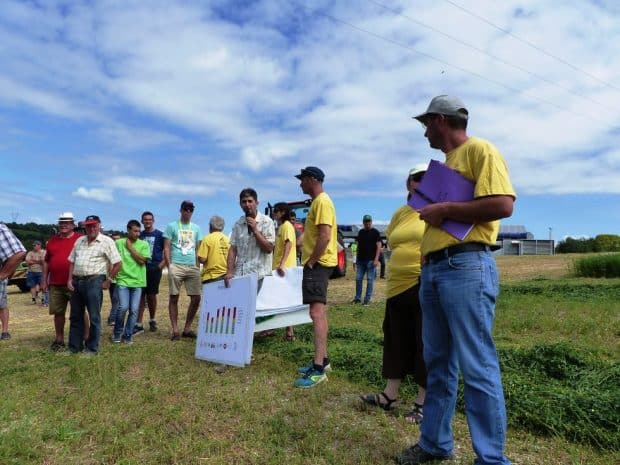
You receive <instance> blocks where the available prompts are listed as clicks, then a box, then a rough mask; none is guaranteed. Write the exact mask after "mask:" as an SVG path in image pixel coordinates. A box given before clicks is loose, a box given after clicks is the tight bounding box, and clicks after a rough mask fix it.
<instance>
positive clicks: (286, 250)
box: [277, 239, 293, 276]
mask: <svg viewBox="0 0 620 465" xmlns="http://www.w3.org/2000/svg"><path fill="white" fill-rule="evenodd" d="M292 248H293V243H292V242H291V241H290V240H289V239H287V240H286V241H284V250H283V251H282V259H281V260H280V263H278V268H277V272H278V274H279V275H280V276H284V275H285V274H286V272H285V271H284V264H285V263H286V259H287V258H288V256H289V254H290V253H291V249H292Z"/></svg>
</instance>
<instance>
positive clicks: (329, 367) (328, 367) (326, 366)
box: [297, 362, 332, 375]
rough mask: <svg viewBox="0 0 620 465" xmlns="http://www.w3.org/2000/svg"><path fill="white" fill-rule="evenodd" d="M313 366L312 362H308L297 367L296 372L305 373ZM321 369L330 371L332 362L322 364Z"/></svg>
mask: <svg viewBox="0 0 620 465" xmlns="http://www.w3.org/2000/svg"><path fill="white" fill-rule="evenodd" d="M313 368H314V362H310V363H309V364H308V365H304V366H302V367H299V368H297V373H299V374H300V375H306V374H307V373H308V372H309V371H310V370H312V369H313ZM323 371H332V364H331V363H328V364H327V365H323Z"/></svg>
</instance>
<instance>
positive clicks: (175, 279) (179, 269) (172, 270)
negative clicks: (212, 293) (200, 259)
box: [168, 263, 202, 295]
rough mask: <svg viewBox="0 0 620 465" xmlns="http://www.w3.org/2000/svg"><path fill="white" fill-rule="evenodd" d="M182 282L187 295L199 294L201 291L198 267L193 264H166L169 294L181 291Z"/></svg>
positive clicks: (177, 293)
mask: <svg viewBox="0 0 620 465" xmlns="http://www.w3.org/2000/svg"><path fill="white" fill-rule="evenodd" d="M182 284H185V291H186V292H187V295H200V294H201V291H202V283H201V282H200V268H199V267H197V266H195V265H194V266H191V265H178V264H175V263H171V264H170V265H169V266H168V288H169V294H170V295H179V294H180V293H181V285H182Z"/></svg>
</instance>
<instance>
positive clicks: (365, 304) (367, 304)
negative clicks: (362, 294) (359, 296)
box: [362, 300, 370, 307]
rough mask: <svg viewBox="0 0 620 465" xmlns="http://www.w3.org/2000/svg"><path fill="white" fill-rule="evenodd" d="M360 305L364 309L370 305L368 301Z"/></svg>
mask: <svg viewBox="0 0 620 465" xmlns="http://www.w3.org/2000/svg"><path fill="white" fill-rule="evenodd" d="M362 305H363V306H364V307H368V306H369V305H370V300H364V303H363V304H362Z"/></svg>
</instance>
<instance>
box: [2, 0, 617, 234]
mask: <svg viewBox="0 0 620 465" xmlns="http://www.w3.org/2000/svg"><path fill="white" fill-rule="evenodd" d="M618 43H620V5H619V4H618V3H617V2H615V1H607V2H605V1H600V0H599V1H591V2H588V1H580V2H563V1H544V0H535V1H534V0H533V1H529V0H523V1H513V0H506V1H502V2H497V1H491V0H489V1H486V0H485V1H482V0H481V1H469V2H464V1H463V0H429V1H426V0H420V1H415V2H412V1H392V0H381V1H380V0H358V1H335V2H334V1H322V0H316V1H296V0H291V1H289V0H286V1H285V0H281V1H280V0H270V1H267V0H265V1H235V2H233V1H230V0H229V1H210V2H208V1H204V2H187V1H175V0H165V1H132V0H124V1H118V0H115V1H93V0H89V1H82V2H79V1H73V2H54V1H45V2H43V1H40V2H37V1H24V2H16V1H10V0H3V1H2V2H0V63H1V68H0V69H1V72H0V131H1V134H2V137H1V138H0V159H1V165H0V166H1V167H0V181H1V183H2V195H1V196H0V220H3V221H7V222H8V221H12V220H14V219H15V220H16V221H18V222H27V221H34V222H43V223H54V222H55V221H56V218H57V217H58V214H59V213H60V212H61V211H66V210H70V211H73V212H74V214H75V215H76V216H77V217H79V218H83V217H85V216H86V215H88V214H91V213H93V214H98V215H99V216H101V218H102V221H103V224H104V227H106V228H114V229H124V227H125V225H126V223H127V221H128V220H129V219H132V218H138V217H139V215H140V213H141V212H142V211H143V210H151V211H153V212H154V213H155V216H156V225H157V226H158V227H160V229H163V228H164V226H165V224H166V223H167V222H169V221H173V220H175V219H177V217H178V209H179V204H180V202H181V200H183V199H192V200H193V201H194V202H195V204H196V206H197V208H196V212H195V214H194V220H195V222H196V223H198V224H199V225H200V226H201V227H202V228H203V230H206V229H207V226H208V221H209V218H210V216H211V215H213V214H219V215H221V216H223V217H224V218H225V219H226V222H227V227H226V230H227V231H229V230H230V227H231V226H232V223H233V222H234V221H235V220H236V218H238V216H239V215H240V214H241V210H240V208H239V205H238V192H239V191H240V190H241V188H243V187H246V186H251V187H254V188H255V189H256V190H257V191H258V194H259V201H260V202H261V203H262V204H263V206H264V205H266V203H267V202H268V201H270V202H272V203H274V202H276V201H281V200H294V199H298V198H302V194H301V191H300V189H299V186H298V182H297V180H296V179H294V178H293V175H294V174H296V173H298V172H299V170H300V168H302V167H304V166H307V165H316V166H319V167H321V168H322V169H323V170H324V171H325V173H326V180H325V184H324V186H325V189H326V190H327V191H328V192H329V193H330V195H331V196H332V198H333V199H334V201H335V204H336V209H337V216H338V221H339V222H340V223H359V222H360V221H361V217H362V215H363V214H366V213H369V214H371V215H373V217H374V218H375V221H376V222H382V221H387V220H389V218H390V216H391V214H392V212H393V211H394V210H395V209H396V208H397V207H398V206H400V205H401V204H402V203H403V202H404V196H405V189H404V179H405V177H406V174H407V171H408V169H409V168H410V167H412V166H414V165H416V164H418V163H422V162H427V161H428V160H430V159H431V158H435V159H439V160H443V154H442V153H441V152H438V151H435V150H432V149H430V148H429V146H428V144H427V141H426V139H425V138H424V137H423V129H422V127H421V126H420V125H419V124H418V123H417V122H416V121H415V120H412V119H411V115H413V114H418V113H421V112H422V111H423V110H425V109H426V107H427V105H428V102H429V101H430V99H431V98H432V97H433V96H435V95H438V94H445V93H447V94H455V95H458V96H459V97H460V98H461V99H462V100H463V101H464V102H465V104H466V106H467V107H468V109H469V112H470V123H469V129H468V132H469V134H470V135H476V136H479V137H483V138H486V139H489V140H491V141H492V142H493V143H494V144H495V145H496V146H497V147H498V148H499V149H500V151H501V152H502V153H503V155H504V156H505V158H506V161H507V163H508V166H509V169H510V172H511V177H512V180H513V184H514V186H515V188H516V190H517V194H518V200H517V203H516V204H515V211H514V215H513V217H512V218H510V219H507V220H504V224H511V225H517V224H519V225H525V227H526V228H527V229H528V231H530V232H532V233H534V235H535V237H536V238H540V239H546V238H548V237H549V232H550V228H551V232H552V234H553V238H554V239H556V240H559V239H562V238H563V237H565V236H567V235H571V236H573V237H576V236H594V235H596V234H599V233H612V234H620V207H619V205H620V148H618V147H619V146H620V144H618V140H619V138H620V118H619V117H618V115H619V111H618V110H619V109H620V61H619V60H618V58H617V44H618Z"/></svg>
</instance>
